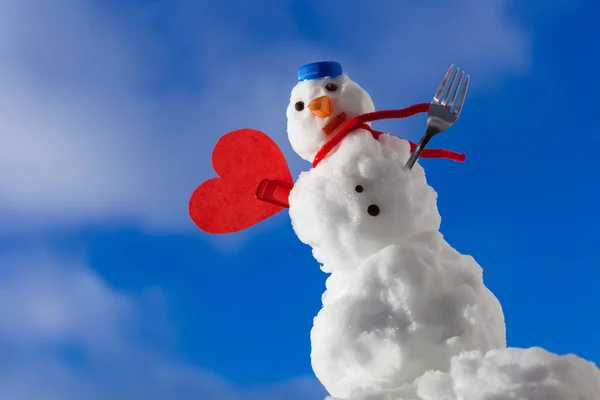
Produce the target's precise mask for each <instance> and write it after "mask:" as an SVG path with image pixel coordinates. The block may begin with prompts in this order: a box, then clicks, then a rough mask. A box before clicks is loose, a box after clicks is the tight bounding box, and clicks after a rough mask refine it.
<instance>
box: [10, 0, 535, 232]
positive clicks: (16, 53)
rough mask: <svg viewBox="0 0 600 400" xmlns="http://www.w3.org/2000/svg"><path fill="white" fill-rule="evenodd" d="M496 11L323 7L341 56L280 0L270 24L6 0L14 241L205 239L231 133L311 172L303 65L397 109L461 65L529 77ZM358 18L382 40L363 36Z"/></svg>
mask: <svg viewBox="0 0 600 400" xmlns="http://www.w3.org/2000/svg"><path fill="white" fill-rule="evenodd" d="M484 3H485V4H483V3H482V2H477V1H475V0H461V2H459V3H456V4H453V5H452V6H451V5H448V4H446V3H444V2H440V3H439V4H438V3H436V4H437V6H436V7H437V8H434V9H433V10H434V11H432V8H431V7H429V6H428V5H425V4H423V5H414V4H413V5H410V6H409V7H404V8H402V7H400V6H398V5H396V3H390V4H389V5H388V6H387V7H385V8H382V9H381V10H380V11H377V10H379V9H377V10H376V9H375V8H373V9H371V10H368V11H367V12H365V13H362V12H361V13H358V11H356V12H355V11H351V10H352V9H353V8H352V7H340V6H339V4H336V5H331V4H328V5H327V6H325V5H323V4H321V5H320V6H319V8H318V9H315V11H314V12H315V14H314V18H315V24H316V25H315V26H316V28H315V29H318V30H321V33H320V34H319V35H317V36H320V37H328V38H330V39H331V43H334V44H335V43H336V42H339V45H337V46H336V45H334V44H332V45H330V46H329V47H327V46H324V45H322V44H321V42H320V40H319V37H317V38H316V39H310V38H303V34H304V32H302V30H301V29H300V28H299V27H298V26H297V24H296V23H295V19H294V15H293V14H292V10H291V9H290V8H289V6H287V5H286V4H284V2H269V5H268V7H267V9H269V15H268V16H267V17H263V19H260V18H261V16H260V15H258V14H256V13H257V10H258V9H259V8H256V7H254V6H252V7H249V8H244V7H242V8H240V7H239V5H236V7H234V8H232V7H226V5H220V6H217V5H216V3H215V4H214V5H211V6H208V5H206V4H205V3H204V2H202V4H201V5H200V4H199V3H197V2H191V1H186V0H178V1H176V2H170V4H169V6H166V5H165V4H166V3H165V4H163V3H158V5H145V6H144V7H141V6H140V7H141V8H125V7H123V8H122V9H121V10H120V12H119V13H117V12H116V11H115V10H112V11H111V10H109V9H108V8H100V6H98V5H97V3H93V2H91V1H75V0H57V1H54V2H52V3H51V4H50V3H40V2H38V1H34V0H1V1H0V8H1V9H2V14H1V15H0V87H1V90H0V223H1V226H2V227H3V229H2V230H3V231H4V232H5V233H7V232H10V233H14V232H15V231H17V230H20V229H28V228H35V229H40V228H56V227H57V226H64V225H69V226H72V225H76V224H86V223H94V224H101V223H102V224H112V223H122V222H123V221H127V222H128V223H136V224H141V225H143V226H145V227H146V228H151V229H187V228H189V229H194V227H193V225H192V223H191V222H190V221H189V220H188V217H187V200H188V198H189V195H190V194H191V192H192V191H193V189H194V188H195V187H196V186H197V185H198V184H199V183H201V181H203V180H205V179H207V178H208V177H210V176H211V174H212V171H211V169H210V153H211V150H212V147H213V145H214V143H215V142H216V140H217V139H218V137H219V136H220V135H222V134H224V133H226V132H228V131H230V130H233V129H238V128H242V127H254V128H257V129H261V130H264V131H265V132H267V133H268V134H269V135H271V136H273V137H274V138H275V139H276V141H278V142H279V144H280V145H281V146H282V148H284V150H285V153H286V155H287V156H288V159H289V160H290V164H291V165H292V169H293V170H294V171H295V172H297V171H298V170H299V169H300V168H301V167H306V164H303V163H301V162H300V160H299V159H298V157H296V156H294V155H293V154H292V153H291V150H290V148H289V145H288V144H287V141H286V135H285V120H284V118H285V116H284V109H285V107H286V103H287V99H288V94H289V91H290V90H291V86H292V85H293V84H294V76H295V70H296V68H297V67H298V66H299V65H300V64H302V63H304V62H309V61H314V60H317V59H323V58H338V59H340V60H342V61H343V60H346V61H345V63H346V65H347V69H349V70H350V71H352V74H353V75H354V76H356V77H357V79H358V80H359V81H360V82H361V83H362V84H363V85H364V86H365V87H367V88H368V89H369V90H372V92H373V94H374V95H376V96H375V97H376V99H377V98H380V99H383V101H381V102H378V103H379V104H381V106H383V107H389V106H398V107H400V106H404V105H406V104H407V103H409V102H411V101H413V99H416V98H419V100H418V101H421V100H420V99H421V97H420V96H424V95H426V96H427V98H428V97H429V91H430V88H429V86H430V85H429V84H427V85H422V86H423V88H425V87H426V86H427V87H426V89H420V87H421V86H420V85H421V84H422V82H426V81H427V82H429V81H431V79H433V80H434V81H436V82H437V80H438V79H439V75H440V73H441V72H443V70H445V68H446V66H447V64H448V61H449V60H451V61H456V62H459V63H463V64H464V65H466V66H468V67H469V68H471V70H472V71H473V72H474V73H475V72H478V73H480V76H481V77H482V78H483V77H490V76H492V77H493V76H495V75H497V74H499V73H504V72H510V71H522V70H523V68H524V66H525V67H526V65H527V63H528V46H527V38H526V36H525V34H524V33H523V32H521V31H520V30H518V29H517V28H516V27H515V26H514V25H513V24H511V22H510V19H509V18H508V17H507V16H506V10H507V8H508V1H505V0H502V1H497V2H494V3H493V4H492V3H490V2H484ZM236 4H237V3H236ZM161 7H162V8H161ZM307 7H309V6H308V5H307ZM327 7H329V8H327ZM231 9H235V10H237V13H236V14H234V15H233V16H231V14H230V11H227V12H225V10H231ZM435 10H437V11H435ZM252 13H254V14H252ZM255 14H256V15H255ZM248 15H252V16H253V18H250V17H248ZM332 15H333V16H336V17H337V19H335V20H333V19H332V18H331V16H332ZM254 17H256V18H254ZM359 17H360V18H362V20H363V21H365V22H364V23H365V24H367V25H368V26H369V27H370V28H371V29H370V30H369V31H370V32H371V34H370V35H362V34H360V35H359V34H358V31H357V30H355V29H353V28H352V27H351V26H349V24H350V22H351V21H355V20H356V19H357V18H359ZM426 17H428V18H429V17H434V18H435V20H436V24H435V26H436V28H435V29H433V28H431V26H432V24H426V23H423V22H424V18H426ZM256 20H258V21H259V22H256ZM155 26H160V27H161V28H160V29H162V30H163V32H167V33H166V34H162V35H160V34H158V33H157V32H158V30H157V29H156V28H155ZM268 32H270V33H268ZM261 35H262V36H261ZM325 42H328V41H327V40H325ZM371 44H373V45H372V46H371ZM381 76H386V77H389V79H388V80H386V81H385V82H386V85H382V84H381V83H382V82H383V81H382V79H381V78H380V77H381ZM415 77H416V78H417V79H415ZM419 77H420V78H421V79H419ZM482 80H483V79H482ZM408 93H415V95H414V96H412V95H411V96H408V95H407V94H408ZM388 99H393V100H394V104H393V105H392V104H390V101H389V100H388ZM386 100H388V101H386Z"/></svg>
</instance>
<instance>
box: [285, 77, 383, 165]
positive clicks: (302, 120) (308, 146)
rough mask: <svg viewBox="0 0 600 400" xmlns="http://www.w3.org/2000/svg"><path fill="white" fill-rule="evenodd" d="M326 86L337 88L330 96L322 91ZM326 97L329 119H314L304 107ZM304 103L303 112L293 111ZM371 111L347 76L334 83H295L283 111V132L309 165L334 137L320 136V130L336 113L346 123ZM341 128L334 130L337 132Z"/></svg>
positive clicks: (366, 98)
mask: <svg viewBox="0 0 600 400" xmlns="http://www.w3.org/2000/svg"><path fill="white" fill-rule="evenodd" d="M330 83H335V84H336V85H337V90H336V91H335V92H331V91H328V90H326V89H325V86H326V85H327V84H330ZM321 96H329V97H330V99H331V102H332V104H331V116H329V117H327V118H318V117H315V116H314V115H313V114H312V113H311V112H310V110H309V109H308V104H309V103H310V102H311V101H312V100H314V99H315V98H318V97H321ZM299 101H301V102H303V103H304V106H305V107H304V109H302V110H300V111H298V110H296V103H297V102H299ZM373 111H375V106H374V105H373V100H371V96H369V94H368V93H367V92H366V91H364V90H363V89H362V88H361V87H360V86H359V85H358V84H356V83H355V82H353V81H352V80H351V79H350V78H348V76H347V75H341V76H339V77H337V78H335V79H331V78H323V79H316V80H308V81H303V82H300V83H298V84H297V85H296V86H295V87H294V89H293V90H292V93H291V96H290V103H289V104H288V107H287V112H286V114H287V132H288V138H289V141H290V144H291V145H292V148H293V149H294V151H295V152H296V153H298V155H299V156H300V157H302V158H303V159H305V160H307V161H309V162H312V161H313V159H314V157H315V155H316V154H317V151H319V149H320V148H321V147H322V146H323V144H325V142H326V141H327V140H328V139H329V138H331V137H333V136H334V135H335V131H334V132H333V133H331V134H329V135H326V134H325V133H324V132H323V127H324V126H325V125H326V124H328V123H329V122H330V121H331V120H332V119H333V118H335V117H336V116H338V115H339V114H340V113H342V112H344V113H346V120H349V119H350V118H353V117H356V116H358V115H360V114H365V113H368V112H373ZM342 125H343V124H341V125H340V126H339V128H338V130H339V129H340V128H341V126H342Z"/></svg>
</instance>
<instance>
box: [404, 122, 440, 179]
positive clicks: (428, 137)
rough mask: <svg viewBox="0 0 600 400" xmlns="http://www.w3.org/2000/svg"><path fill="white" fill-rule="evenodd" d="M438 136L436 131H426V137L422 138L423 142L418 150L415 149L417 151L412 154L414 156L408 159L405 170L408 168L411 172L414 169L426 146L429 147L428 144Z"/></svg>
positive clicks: (418, 146)
mask: <svg viewBox="0 0 600 400" xmlns="http://www.w3.org/2000/svg"><path fill="white" fill-rule="evenodd" d="M436 134H437V132H436V131H435V130H434V129H429V128H428V129H427V130H426V131H425V135H423V137H422V138H421V141H420V142H419V144H418V145H417V148H416V149H415V151H413V152H412V154H411V155H410V157H409V158H408V161H407V162H406V164H404V168H407V169H409V170H410V169H412V167H413V166H414V165H415V163H416V162H417V158H419V155H420V154H421V152H422V151H423V149H424V148H425V146H427V143H429V141H430V140H431V139H432V138H433V137H434V136H435V135H436Z"/></svg>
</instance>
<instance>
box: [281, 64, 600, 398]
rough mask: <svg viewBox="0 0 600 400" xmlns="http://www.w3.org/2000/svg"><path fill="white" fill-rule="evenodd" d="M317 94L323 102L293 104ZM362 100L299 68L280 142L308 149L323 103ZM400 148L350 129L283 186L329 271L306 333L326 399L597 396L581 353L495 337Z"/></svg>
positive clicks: (491, 300)
mask: <svg viewBox="0 0 600 400" xmlns="http://www.w3.org/2000/svg"><path fill="white" fill-rule="evenodd" d="M332 82H333V83H335V84H336V85H338V90H336V91H335V92H331V91H328V90H327V89H326V88H325V86H326V85H327V84H329V83H332ZM322 96H329V100H331V113H329V115H326V116H325V117H323V116H322V115H321V114H322V113H321V112H320V111H319V112H317V113H312V112H311V110H308V109H306V108H304V109H301V110H297V109H296V102H298V101H302V102H303V104H304V105H307V104H309V103H310V102H311V101H312V100H314V99H319V98H321V97H322ZM314 104H316V103H314ZM319 104H320V103H319ZM299 108H302V107H299ZM371 111H374V106H373V102H372V101H371V98H370V96H369V95H368V94H367V93H366V92H365V91H364V90H363V89H361V88H360V86H358V85H357V84H356V83H354V82H352V81H351V80H350V79H349V78H348V77H347V76H346V75H342V76H341V77H338V78H336V79H329V78H325V79H319V80H314V81H305V82H301V83H299V84H298V85H297V86H296V87H295V88H294V89H293V91H292V95H291V98H290V104H289V106H288V109H287V117H288V137H289V140H290V143H291V145H292V147H293V149H294V150H295V151H296V152H297V153H298V154H299V155H300V156H301V157H302V158H304V159H306V160H308V161H312V160H313V159H314V156H315V154H316V153H317V151H318V150H319V149H320V148H321V146H323V144H324V143H326V142H327V140H329V139H330V138H331V137H333V136H335V134H336V133H337V132H336V130H334V131H333V132H331V133H330V134H325V132H324V130H323V128H324V127H325V126H326V125H327V124H328V123H330V122H331V120H332V119H334V118H335V116H336V115H339V114H340V113H346V117H347V118H346V119H348V118H352V117H354V116H356V115H359V114H362V113H366V112H371ZM326 114H327V113H326ZM338 129H339V128H338ZM409 155H410V147H409V144H408V142H407V141H405V140H403V139H400V138H398V137H396V136H392V135H388V134H384V135H382V136H381V137H380V138H379V139H378V140H376V139H374V138H373V136H372V134H371V133H370V132H368V131H365V130H360V129H359V130H356V131H355V132H353V133H351V134H350V135H349V136H348V137H346V138H345V139H344V140H343V141H342V143H341V144H340V145H339V146H337V148H336V149H334V150H333V151H332V152H331V153H330V154H329V155H328V156H327V157H326V158H325V159H324V160H323V161H322V162H321V163H319V164H318V165H317V167H315V168H313V169H312V170H310V171H307V172H303V173H302V174H301V175H300V177H299V178H298V180H297V182H296V184H295V185H294V188H293V190H292V192H291V194H290V197H289V203H290V209H289V211H290V217H291V220H292V226H293V228H294V231H295V232H296V234H297V236H298V238H299V239H300V240H301V241H302V242H303V243H305V244H307V245H309V246H311V247H312V251H313V256H314V257H315V259H316V260H317V261H319V263H320V264H321V269H322V270H323V271H324V272H326V273H329V274H330V275H329V277H328V278H327V281H326V291H325V293H324V294H323V297H322V302H323V307H322V308H321V310H320V311H319V313H318V315H317V316H316V318H315V319H314V325H313V329H312V331H311V335H310V336H311V345H312V352H311V362H312V367H313V370H314V372H315V374H316V376H317V378H318V379H319V380H320V381H321V383H322V384H323V385H324V386H325V388H326V389H327V391H328V392H329V393H330V394H331V396H332V397H328V398H327V400H600V370H598V368H597V367H596V366H595V365H594V364H593V363H590V362H587V361H585V360H583V359H581V358H579V357H577V356H575V355H567V356H559V355H556V354H552V353H550V352H548V351H546V350H543V349H541V348H531V349H515V348H506V327H505V324H504V314H503V311H502V308H501V305H500V303H499V301H498V299H496V297H495V296H494V294H493V293H492V292H491V291H490V290H488V288H487V287H486V286H485V284H484V282H483V271H482V268H481V267H480V266H479V264H477V262H476V261H475V259H474V258H473V257H471V256H469V255H463V254H460V253H459V252H458V251H456V250H455V249H454V248H452V246H451V245H450V244H449V243H447V242H446V240H445V239H444V237H443V235H442V234H441V233H440V232H439V228H440V223H441V216H440V214H439V212H438V209H437V194H436V192H435V191H434V190H433V188H432V187H431V186H429V185H428V183H427V181H426V178H425V172H424V170H423V168H422V167H421V166H420V164H419V163H416V164H415V166H414V167H413V168H412V170H406V169H404V164H405V162H406V160H407V159H408V157H409Z"/></svg>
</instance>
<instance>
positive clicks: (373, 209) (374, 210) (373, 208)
mask: <svg viewBox="0 0 600 400" xmlns="http://www.w3.org/2000/svg"><path fill="white" fill-rule="evenodd" d="M367 212H368V213H369V215H370V216H372V217H376V216H378V215H379V213H380V212H381V210H380V209H379V206H378V205H376V204H371V205H370V206H369V207H367Z"/></svg>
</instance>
